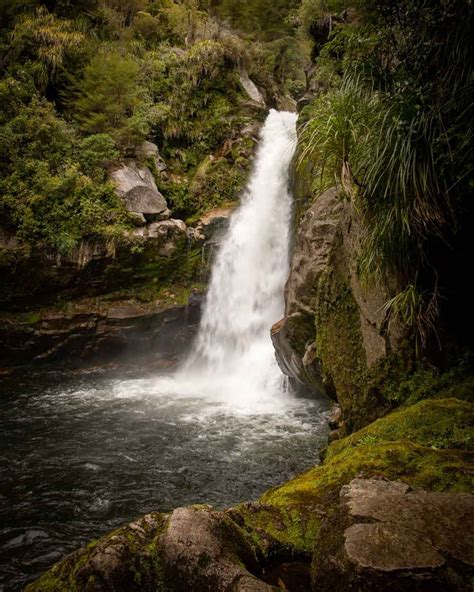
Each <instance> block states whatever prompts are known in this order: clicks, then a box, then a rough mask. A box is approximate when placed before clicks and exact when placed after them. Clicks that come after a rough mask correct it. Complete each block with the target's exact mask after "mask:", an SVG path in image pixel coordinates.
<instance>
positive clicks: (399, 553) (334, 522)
mask: <svg viewBox="0 0 474 592" xmlns="http://www.w3.org/2000/svg"><path fill="white" fill-rule="evenodd" d="M340 497H341V504H340V507H339V509H338V510H337V511H336V512H335V514H334V515H333V516H332V517H331V518H330V519H329V520H327V521H326V522H325V524H323V527H322V528H321V530H320V532H319V534H318V536H317V540H316V547H315V554H314V558H313V567H312V580H313V588H314V589H315V590H332V591H333V592H339V591H341V592H342V591H344V592H346V591H347V590H351V591H354V592H425V591H426V592H468V591H470V590H472V577H473V575H474V570H473V566H474V539H473V537H472V532H473V530H474V496H472V495H470V494H462V493H434V492H427V491H410V488H409V486H408V485H406V484H405V483H402V482H401V481H385V480H380V479H354V480H353V481H352V482H351V483H350V484H349V485H346V486H344V487H343V488H342V489H341V496H340Z"/></svg>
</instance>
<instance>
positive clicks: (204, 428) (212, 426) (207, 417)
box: [0, 370, 327, 591]
mask: <svg viewBox="0 0 474 592" xmlns="http://www.w3.org/2000/svg"><path fill="white" fill-rule="evenodd" d="M176 387H179V384H177V383H176V382H175V379H174V378H173V377H172V376H170V377H157V376H155V375H152V374H150V375H146V374H144V372H143V371H142V370H140V371H139V370H136V371H132V372H129V373H128V375H127V376H123V375H121V376H120V377H119V376H117V374H116V373H115V374H113V375H112V374H111V373H110V372H103V371H101V372H100V371H98V372H88V373H81V374H78V373H70V374H59V373H58V374H47V375H41V374H38V375H29V376H27V377H23V378H18V377H15V378H14V379H13V378H11V379H6V380H4V381H3V383H2V385H1V386H0V418H1V419H0V434H1V436H0V437H1V449H2V455H1V460H0V483H1V490H0V518H1V520H0V524H1V530H0V545H1V547H2V550H1V554H0V574H1V575H0V588H1V584H3V585H4V586H5V591H7V590H19V589H21V588H22V585H24V584H25V582H26V581H27V580H28V579H31V578H32V577H33V576H36V575H38V574H39V573H41V572H42V571H43V570H45V569H47V568H48V567H50V565H51V564H52V563H54V562H55V561H57V560H58V559H60V558H61V557H62V556H63V555H64V554H65V553H67V552H69V551H72V550H73V549H75V548H76V547H78V546H80V545H81V544H83V543H85V542H87V541H89V540H90V539H93V538H96V537H98V536H100V535H101V534H103V533H105V532H107V531H109V530H110V529H112V528H115V527H117V526H119V525H122V524H125V523H127V522H129V521H131V520H133V519H134V518H135V517H137V516H139V515H141V514H144V513H147V512H150V511H156V510H161V511H169V510H172V509H173V508H176V507H178V506H182V505H186V504H191V503H204V502H205V503H209V504H212V505H214V506H216V507H218V508H222V507H225V506H228V505H231V504H234V503H236V502H240V501H243V500H253V499H256V498H257V497H258V496H259V495H260V494H261V493H262V492H263V491H265V490H266V489H268V488H269V487H272V486H274V485H277V484H279V483H282V482H283V481H285V480H286V479H288V478H290V477H292V476H293V475H295V474H296V473H298V472H301V471H302V470H304V469H306V468H308V467H310V466H312V465H314V464H315V463H316V462H317V461H318V451H319V450H320V449H321V447H322V446H323V445H324V443H325V441H326V436H327V428H326V422H325V419H324V416H323V413H324V410H325V409H326V403H325V402H323V401H315V400H308V399H303V398H296V397H294V396H291V395H286V394H284V393H279V394H277V395H275V396H274V397H268V398H266V399H265V398H264V399H261V400H259V401H254V402H252V401H251V400H249V399H248V398H246V397H245V389H244V388H243V390H242V397H241V398H240V400H238V401H234V402H232V401H229V400H228V399H226V397H225V393H222V396H219V395H218V394H217V393H214V394H212V396H205V395H203V394H196V395H193V393H192V388H191V386H190V385H187V389H184V390H186V392H185V393H183V394H180V393H177V392H175V390H173V389H174V388H176ZM322 412H323V413H322Z"/></svg>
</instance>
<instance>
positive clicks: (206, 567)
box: [160, 507, 273, 592]
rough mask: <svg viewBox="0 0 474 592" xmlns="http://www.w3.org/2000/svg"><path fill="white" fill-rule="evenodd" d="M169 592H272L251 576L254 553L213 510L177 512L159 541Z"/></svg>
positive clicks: (227, 520)
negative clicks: (170, 585) (173, 591)
mask: <svg viewBox="0 0 474 592" xmlns="http://www.w3.org/2000/svg"><path fill="white" fill-rule="evenodd" d="M160 546H161V548H162V549H163V561H164V565H165V574H166V576H165V578H166V580H167V581H168V582H172V583H173V585H172V587H171V588H170V589H172V590H176V591H180V590H182V591H183V592H184V591H185V590H196V591H203V592H204V591H208V592H220V591H222V592H224V591H229V592H230V591H232V592H271V590H273V587H272V586H270V585H268V584H266V583H264V582H262V581H261V580H259V579H258V578H257V577H256V576H255V575H252V573H251V572H256V571H257V570H258V564H257V560H256V557H255V553H254V551H253V549H252V547H251V546H250V545H249V543H248V541H247V540H246V538H245V537H244V536H243V533H242V532H241V531H240V530H239V528H238V527H237V526H236V524H235V523H234V522H232V520H230V519H229V518H227V517H226V516H225V514H224V513H222V512H216V511H214V510H212V508H210V507H209V508H202V507H201V508H193V507H191V508H178V509H177V510H174V511H173V513H172V514H171V516H170V519H169V523H168V527H167V529H166V531H165V532H164V534H163V535H162V537H161V540H160ZM249 570H250V571H249Z"/></svg>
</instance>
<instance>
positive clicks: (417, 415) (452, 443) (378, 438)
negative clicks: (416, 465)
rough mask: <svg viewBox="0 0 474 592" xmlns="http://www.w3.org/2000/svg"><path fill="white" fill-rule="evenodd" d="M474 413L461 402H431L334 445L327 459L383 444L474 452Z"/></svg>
mask: <svg viewBox="0 0 474 592" xmlns="http://www.w3.org/2000/svg"><path fill="white" fill-rule="evenodd" d="M473 426H474V410H473V409H472V406H471V405H470V404H469V403H467V402H465V401H460V400H459V399H454V398H450V399H428V400H426V401H421V402H419V403H417V404H415V405H411V406H409V407H404V408H401V409H398V410H397V411H394V412H392V413H390V414H389V415H387V416H386V417H383V418H381V419H378V420H377V421H375V422H374V423H372V424H370V425H369V426H367V427H366V428H363V429H362V430H359V431H358V432H356V433H355V434H352V435H351V436H348V437H347V438H344V439H343V440H340V441H339V442H334V443H333V444H331V446H330V447H329V449H328V452H327V455H326V458H327V459H329V458H331V457H333V456H336V455H337V454H339V453H340V452H342V451H343V450H346V449H347V448H353V447H356V446H360V445H364V444H367V443H369V444H372V443H382V442H397V441H402V442H412V443H415V444H419V445H420V446H425V447H430V448H434V449H449V448H455V449H464V450H468V449H471V448H472V436H473V435H474V428H473Z"/></svg>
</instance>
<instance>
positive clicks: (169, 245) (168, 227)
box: [131, 219, 188, 257]
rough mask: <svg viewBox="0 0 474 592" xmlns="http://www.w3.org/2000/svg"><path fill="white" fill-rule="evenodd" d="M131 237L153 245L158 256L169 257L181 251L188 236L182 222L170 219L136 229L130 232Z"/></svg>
mask: <svg viewBox="0 0 474 592" xmlns="http://www.w3.org/2000/svg"><path fill="white" fill-rule="evenodd" d="M131 236H132V237H134V238H140V239H145V241H147V242H148V243H153V244H154V245H155V247H156V253H157V254H158V255H160V256H162V257H170V256H171V255H173V254H174V253H176V252H177V251H178V250H180V249H181V247H182V243H183V241H186V239H187V236H188V235H187V227H186V224H185V223H184V222H183V221H182V220H173V219H170V220H162V221H161V222H152V223H151V224H147V225H146V226H142V227H141V228H136V229H135V230H133V231H132V232H131Z"/></svg>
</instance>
